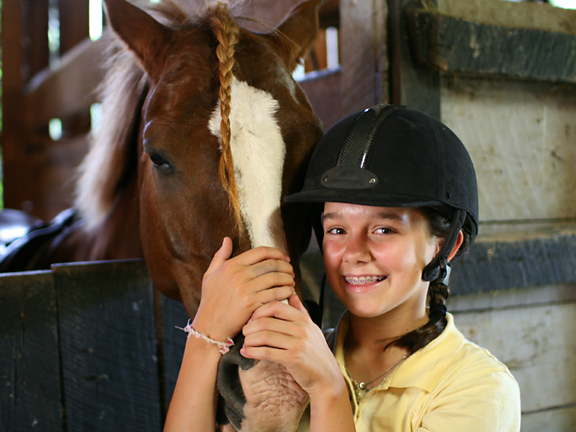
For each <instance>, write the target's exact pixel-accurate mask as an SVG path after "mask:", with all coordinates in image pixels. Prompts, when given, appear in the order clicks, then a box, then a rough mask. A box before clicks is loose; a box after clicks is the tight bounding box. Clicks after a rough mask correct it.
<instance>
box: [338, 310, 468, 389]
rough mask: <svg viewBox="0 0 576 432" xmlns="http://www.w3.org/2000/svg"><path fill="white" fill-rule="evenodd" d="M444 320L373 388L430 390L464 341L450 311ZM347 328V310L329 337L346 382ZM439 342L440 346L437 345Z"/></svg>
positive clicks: (348, 314) (348, 321)
mask: <svg viewBox="0 0 576 432" xmlns="http://www.w3.org/2000/svg"><path fill="white" fill-rule="evenodd" d="M446 320H447V325H446V328H445V329H444V331H443V332H442V333H441V334H440V335H439V336H438V337H437V338H436V339H434V340H433V341H431V342H430V343H429V344H428V345H426V346H425V347H423V348H421V349H420V350H418V351H417V352H415V353H414V354H412V355H411V356H410V357H408V358H407V359H406V360H405V361H404V362H403V363H402V364H400V366H398V368H397V369H396V370H395V371H394V373H393V374H392V375H391V376H390V379H388V380H384V381H383V382H382V383H381V384H380V385H378V386H377V387H375V388H374V389H373V390H372V391H378V390H386V389H387V388H389V387H397V388H407V387H418V388H421V389H423V390H425V391H428V392H429V391H432V389H433V388H434V387H435V386H436V381H437V378H438V376H439V374H440V371H442V370H444V369H446V368H447V367H448V366H449V365H450V363H451V361H452V359H453V356H454V354H456V353H457V352H458V351H459V350H460V348H461V347H462V345H463V344H464V343H465V338H464V336H463V335H462V334H461V333H460V332H459V331H458V330H457V329H456V326H455V325H454V317H453V316H452V314H450V313H447V314H446ZM349 327H350V312H348V311H346V312H345V313H344V314H343V315H342V317H341V318H340V322H339V323H338V326H337V327H336V329H335V330H334V334H333V335H332V336H333V337H334V342H335V344H334V345H333V346H332V347H331V348H332V350H333V352H334V356H335V357H336V360H337V361H338V364H339V365H340V369H341V370H342V373H343V374H344V377H345V378H346V381H349V379H348V376H347V374H346V371H345V369H344V341H345V339H346V333H347V332H348V328H349ZM440 345H441V347H440V348H439V346H440ZM349 384H350V383H349Z"/></svg>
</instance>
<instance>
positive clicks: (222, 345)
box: [176, 320, 234, 354]
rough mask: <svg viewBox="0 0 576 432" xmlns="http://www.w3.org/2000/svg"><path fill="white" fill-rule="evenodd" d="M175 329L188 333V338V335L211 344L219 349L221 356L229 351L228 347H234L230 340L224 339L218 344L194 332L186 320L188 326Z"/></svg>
mask: <svg viewBox="0 0 576 432" xmlns="http://www.w3.org/2000/svg"><path fill="white" fill-rule="evenodd" d="M176 328H179V329H180V330H184V331H185V332H186V333H188V337H190V335H194V336H196V337H197V338H198V339H204V340H205V341H206V342H208V343H211V344H213V345H216V346H217V347H218V348H220V352H221V353H222V354H226V353H227V352H228V351H230V347H231V346H232V345H234V341H233V340H232V339H230V338H228V339H226V342H220V341H217V340H214V339H211V338H209V337H208V336H206V335H204V334H202V333H200V332H198V331H196V330H194V327H192V323H191V322H190V320H188V325H187V326H186V327H184V328H182V327H176Z"/></svg>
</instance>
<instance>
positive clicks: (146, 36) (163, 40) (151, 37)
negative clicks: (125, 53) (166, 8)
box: [106, 0, 172, 78]
mask: <svg viewBox="0 0 576 432" xmlns="http://www.w3.org/2000/svg"><path fill="white" fill-rule="evenodd" d="M106 14H107V17H108V21H109V23H110V26H111V27H112V29H113V30H114V32H115V33H116V34H117V35H118V36H119V37H120V39H122V40H123V41H124V43H125V44H126V45H128V48H130V50H131V51H132V52H133V53H134V54H136V57H137V58H138V59H139V60H140V63H141V64H142V67H143V68H144V70H145V71H146V72H147V73H148V75H150V76H151V77H152V78H154V77H157V76H159V75H160V69H161V67H162V65H163V63H164V61H163V58H162V56H163V47H166V46H167V45H168V43H169V40H170V38H171V35H172V30H170V29H169V28H167V27H165V26H163V25H162V24H160V23H159V22H158V21H156V20H155V19H154V18H152V17H151V16H150V15H148V14H147V13H146V12H144V11H143V10H142V9H140V8H138V7H136V6H134V5H133V4H131V3H129V2H128V1H126V0H106Z"/></svg>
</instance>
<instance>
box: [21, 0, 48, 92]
mask: <svg viewBox="0 0 576 432" xmlns="http://www.w3.org/2000/svg"><path fill="white" fill-rule="evenodd" d="M48 5H49V0H33V1H29V0H28V1H23V2H22V10H23V13H24V14H25V19H26V22H27V24H26V25H25V26H24V29H25V31H26V34H23V35H22V40H23V41H27V43H23V44H22V45H23V47H24V49H25V50H26V67H25V70H24V71H23V72H24V74H25V77H26V78H25V79H26V81H28V80H29V79H30V77H33V76H34V75H35V74H36V73H38V72H40V71H41V70H42V69H44V68H46V67H48V65H49V63H50V50H49V46H48Z"/></svg>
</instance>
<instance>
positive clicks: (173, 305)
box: [157, 294, 189, 412]
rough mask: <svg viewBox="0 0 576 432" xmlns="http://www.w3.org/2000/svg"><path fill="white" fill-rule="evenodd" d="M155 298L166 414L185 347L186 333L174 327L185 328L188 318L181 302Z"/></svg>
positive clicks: (160, 297)
mask: <svg viewBox="0 0 576 432" xmlns="http://www.w3.org/2000/svg"><path fill="white" fill-rule="evenodd" d="M157 298H158V299H159V300H160V302H159V304H160V308H161V314H162V341H161V342H162V348H163V356H162V357H163V358H162V360H163V368H162V370H163V375H162V376H163V381H164V383H163V391H164V397H163V399H164V401H163V402H164V407H163V408H164V410H165V412H167V411H168V406H169V405H170V400H172V394H173V393H174V387H175V386H176V380H177V379H178V373H179V372H180V365H181V363H182V356H183V355H184V347H185V346H186V333H184V332H183V331H182V330H180V329H178V328H176V327H180V328H184V327H186V324H187V322H188V318H189V316H188V312H186V309H185V308H184V305H183V304H182V303H181V302H179V301H175V300H171V299H169V298H167V297H164V296H160V295H159V294H158V297H157Z"/></svg>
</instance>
